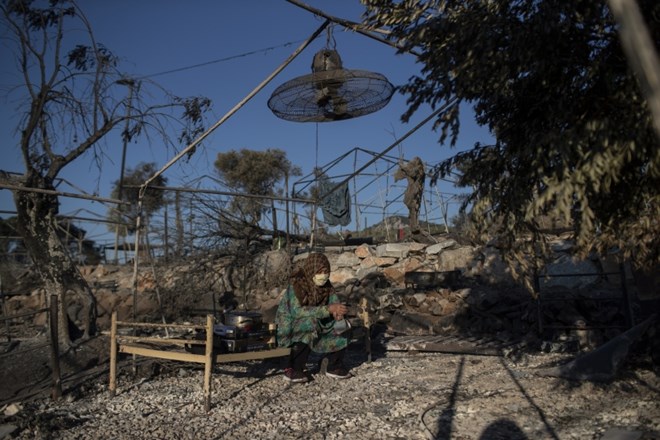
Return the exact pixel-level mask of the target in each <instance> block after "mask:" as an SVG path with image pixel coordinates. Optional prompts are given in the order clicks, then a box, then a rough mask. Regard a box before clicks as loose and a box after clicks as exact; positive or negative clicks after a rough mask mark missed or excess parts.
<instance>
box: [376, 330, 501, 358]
mask: <svg viewBox="0 0 660 440" xmlns="http://www.w3.org/2000/svg"><path fill="white" fill-rule="evenodd" d="M507 345H510V344H509V343H504V342H501V341H497V340H494V339H491V338H476V337H461V336H446V335H443V336H438V335H429V336H396V337H394V338H392V339H390V340H389V341H387V342H386V343H385V348H386V349H387V350H388V351H410V350H414V351H429V352H438V353H458V354H478V355H483V356H501V355H502V354H503V353H502V350H503V349H504V347H506V346H507Z"/></svg>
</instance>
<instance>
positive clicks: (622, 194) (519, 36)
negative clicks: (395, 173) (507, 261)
mask: <svg viewBox="0 0 660 440" xmlns="http://www.w3.org/2000/svg"><path fill="white" fill-rule="evenodd" d="M362 2H363V3H364V4H365V5H366V6H367V15H366V18H365V22H366V23H368V24H370V25H373V26H378V27H385V28H388V29H389V30H391V34H390V38H391V39H393V40H396V41H399V42H400V43H401V44H403V47H404V49H403V50H413V49H414V50H415V51H416V52H417V53H419V54H420V56H419V61H420V63H421V64H422V66H423V67H422V75H421V76H415V77H412V78H411V79H410V81H409V82H408V83H407V84H405V85H403V86H402V87H400V88H399V91H400V92H401V93H403V94H405V95H407V96H408V101H407V102H408V104H409V108H408V110H407V111H406V113H405V114H404V115H403V116H402V119H403V120H408V119H409V118H410V117H411V116H412V115H413V114H414V113H415V112H416V111H417V110H418V109H419V107H420V106H421V105H423V104H430V105H431V106H432V107H435V106H437V105H440V104H441V103H444V102H453V104H452V105H451V106H450V107H449V110H448V111H447V112H445V113H442V114H441V115H440V116H439V117H438V119H437V120H436V121H435V127H436V128H439V129H440V130H441V135H440V142H444V141H445V140H449V142H450V143H451V145H454V144H455V142H456V139H457V135H458V130H459V128H460V126H459V106H460V104H461V103H463V102H465V103H472V104H473V105H474V109H475V112H476V116H477V121H478V122H479V123H480V124H483V125H487V126H488V127H489V128H490V130H491V131H492V133H494V134H495V136H496V137H497V142H496V144H495V145H492V146H481V145H476V146H475V148H474V149H472V150H470V151H468V152H466V153H462V154H459V155H457V156H456V157H454V158H452V159H450V160H448V161H446V162H445V163H443V164H440V166H439V167H438V168H437V169H436V170H435V173H436V176H435V177H436V178H438V177H440V176H442V175H444V174H445V173H447V172H448V171H449V170H450V169H451V168H453V167H459V168H460V169H461V170H462V171H463V173H464V175H463V180H462V184H463V185H466V186H471V187H473V188H474V192H473V193H472V195H471V196H470V198H469V199H468V200H467V202H466V205H468V206H472V207H473V210H472V218H473V220H474V222H475V224H476V225H478V226H480V227H481V229H482V232H484V233H489V234H492V233H495V234H497V235H499V236H500V238H502V239H503V240H504V242H505V243H506V244H508V246H509V248H510V249H511V250H512V252H510V253H509V254H508V255H509V256H510V257H511V258H512V259H513V260H519V261H522V255H523V253H524V252H530V251H534V252H538V251H542V250H543V249H540V248H538V245H539V244H542V241H541V238H542V235H541V234H540V231H539V229H538V225H537V221H536V219H537V218H538V217H539V216H543V215H546V214H551V215H552V217H559V218H562V219H563V220H564V221H565V222H570V223H572V225H573V227H574V230H575V237H576V241H577V244H578V250H579V251H580V253H581V254H582V255H586V254H587V253H589V252H591V251H594V250H596V251H598V252H600V253H605V252H608V250H611V249H612V248H617V249H620V250H621V251H622V255H625V256H626V257H631V258H633V259H635V260H636V262H637V263H639V264H642V265H652V264H656V263H658V262H659V261H660V254H659V249H660V226H659V222H658V218H660V208H659V204H658V188H660V149H659V148H658V145H659V142H658V138H657V137H656V135H655V133H654V131H653V127H652V116H651V114H650V112H649V109H648V107H647V104H646V102H645V101H644V98H643V94H642V91H641V90H640V87H639V84H638V82H637V80H636V79H635V77H634V75H633V73H632V72H631V70H630V69H629V67H628V63H627V61H626V58H625V56H624V54H623V51H622V49H621V45H620V41H619V37H618V34H617V28H618V25H617V23H616V22H615V21H614V19H613V17H612V15H611V14H610V11H609V9H608V7H607V2H606V1H605V0H578V1H571V2H555V1H551V0H541V1H538V0H519V1H509V0H492V1H487V2H486V1H474V2H467V1H450V2H447V1H440V0H437V1H434V0H429V1H414V2H409V1H404V2H400V1H391V0H362ZM637 3H638V5H639V7H640V8H641V10H642V14H643V16H644V17H658V16H660V4H659V3H658V2H657V1H656V0H640V1H638V2H637ZM649 25H650V26H649V30H650V32H651V38H652V39H653V41H654V42H655V46H656V47H660V26H657V21H656V22H655V25H653V23H651V22H649ZM454 99H456V101H452V100H454ZM530 234H531V236H532V237H533V238H536V240H521V238H524V237H529V236H530ZM523 251H524V252H523Z"/></svg>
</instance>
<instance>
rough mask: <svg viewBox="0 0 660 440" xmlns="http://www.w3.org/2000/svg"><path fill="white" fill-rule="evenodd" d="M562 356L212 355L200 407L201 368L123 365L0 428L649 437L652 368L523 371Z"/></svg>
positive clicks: (655, 405)
mask: <svg viewBox="0 0 660 440" xmlns="http://www.w3.org/2000/svg"><path fill="white" fill-rule="evenodd" d="M564 360H566V355H559V354H534V355H529V354H528V355H524V356H522V357H521V358H518V359H517V362H514V360H512V359H511V358H505V357H497V356H473V355H453V354H440V353H416V352H383V353H380V354H377V355H376V356H375V357H374V359H373V361H372V362H371V363H368V362H366V357H365V355H364V353H363V352H362V351H360V350H357V349H352V350H351V351H349V353H348V356H347V364H348V365H349V366H350V367H351V368H352V372H353V374H354V375H355V376H354V377H353V378H351V379H348V380H336V379H331V378H328V377H325V376H322V375H320V374H318V372H317V366H316V363H315V362H314V361H316V359H314V358H312V359H310V363H309V365H308V369H309V370H310V371H311V375H312V380H311V381H310V382H308V383H305V384H290V383H288V382H287V381H286V380H285V379H284V377H283V375H282V372H281V370H280V369H279V366H280V365H279V362H277V361H276V360H268V361H250V362H237V363H231V364H222V365H218V366H216V367H215V370H214V375H213V379H212V380H213V383H212V408H211V410H210V411H209V412H208V413H207V412H205V411H204V408H203V389H202V388H203V374H204V373H203V370H202V369H199V368H195V367H192V366H188V365H186V364H176V363H168V364H167V365H166V366H165V367H161V371H160V373H159V374H151V375H150V376H149V377H143V378H142V379H139V378H138V379H136V378H133V377H132V376H131V375H130V374H129V371H126V370H130V368H123V369H122V370H121V375H120V377H119V383H118V385H119V386H118V393H117V395H116V396H114V397H111V396H110V395H109V393H108V392H107V385H108V384H107V377H104V378H100V379H97V380H94V381H90V382H89V383H87V384H83V386H82V387H80V388H79V389H78V390H77V391H76V392H70V393H68V394H66V395H65V398H64V399H61V400H60V401H57V402H53V401H51V400H48V399H43V400H34V401H31V402H23V403H20V402H18V405H9V406H6V407H5V416H4V420H3V421H2V426H0V428H2V427H4V428H5V429H6V430H9V431H11V429H12V428H15V429H14V431H13V433H12V434H9V435H8V436H6V437H5V438H16V439H30V440H33V439H94V440H96V439H225V438H226V439H339V438H350V439H370V440H371V439H430V438H438V439H480V440H481V439H514V440H517V439H530V440H531V439H608V440H611V439H618V440H622V439H626V440H627V439H642V438H643V439H658V438H660V378H659V377H658V376H657V375H656V374H655V373H654V372H653V371H651V370H650V369H649V368H646V367H645V366H644V364H643V363H638V365H636V366H635V365H628V366H627V367H628V368H626V370H625V371H622V372H621V374H620V377H619V378H618V379H617V380H616V381H613V382H611V383H607V384H601V383H590V382H570V381H566V380H563V379H558V378H552V377H542V376H538V375H536V374H535V371H538V370H539V369H540V368H542V367H547V366H551V365H556V364H557V363H560V362H562V361H564ZM154 365H156V366H158V364H154ZM154 365H152V367H154ZM152 371H153V370H152ZM10 407H13V408H14V409H17V408H18V409H19V412H18V413H17V414H15V415H12V416H7V415H6V414H7V413H8V408H10ZM0 432H1V431H0ZM0 438H2V434H1V433H0Z"/></svg>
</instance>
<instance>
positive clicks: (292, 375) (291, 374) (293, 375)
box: [284, 368, 307, 383]
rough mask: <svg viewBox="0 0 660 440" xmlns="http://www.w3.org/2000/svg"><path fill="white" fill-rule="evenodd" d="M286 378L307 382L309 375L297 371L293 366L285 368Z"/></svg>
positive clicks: (292, 380) (297, 381)
mask: <svg viewBox="0 0 660 440" xmlns="http://www.w3.org/2000/svg"><path fill="white" fill-rule="evenodd" d="M284 378H285V379H286V380H288V381H289V382H293V383H301V382H307V376H306V375H305V373H303V372H302V371H296V370H294V369H293V368H285V369H284Z"/></svg>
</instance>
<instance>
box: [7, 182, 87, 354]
mask: <svg viewBox="0 0 660 440" xmlns="http://www.w3.org/2000/svg"><path fill="white" fill-rule="evenodd" d="M37 179H39V180H42V179H40V178H37ZM26 186H28V187H37V188H44V189H54V188H53V186H52V185H51V184H50V182H43V181H42V182H30V181H29V180H28V182H26ZM14 200H15V202H16V211H17V216H18V232H19V233H20V235H21V236H22V237H23V242H24V243H25V248H26V249H27V251H28V253H29V255H30V258H31V259H32V261H33V262H34V265H35V267H36V270H37V271H38V272H39V275H40V276H41V279H42V281H43V283H44V286H45V288H46V291H47V293H48V294H49V295H50V294H55V295H57V297H58V299H59V315H60V319H59V320H58V322H59V336H60V341H61V342H62V344H63V345H65V346H67V347H68V346H71V343H72V336H75V335H71V334H70V332H69V325H70V324H71V323H73V320H71V319H70V318H69V315H68V307H69V305H70V300H71V299H72V297H74V296H75V297H78V298H79V299H80V301H81V303H82V307H83V313H84V316H83V324H84V337H85V338H89V337H90V336H92V335H93V334H94V333H95V331H96V298H95V297H94V294H93V292H92V290H91V289H90V287H89V285H88V284H87V282H86V281H85V279H84V278H83V277H82V275H81V274H80V272H79V271H78V267H77V266H76V264H75V262H74V261H73V260H72V258H71V256H70V255H69V252H68V249H67V248H66V246H65V245H64V244H63V243H62V241H61V240H60V237H59V236H58V234H57V228H58V222H57V213H58V209H59V203H58V200H57V196H55V195H51V194H43V193H36V192H24V191H14Z"/></svg>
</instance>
